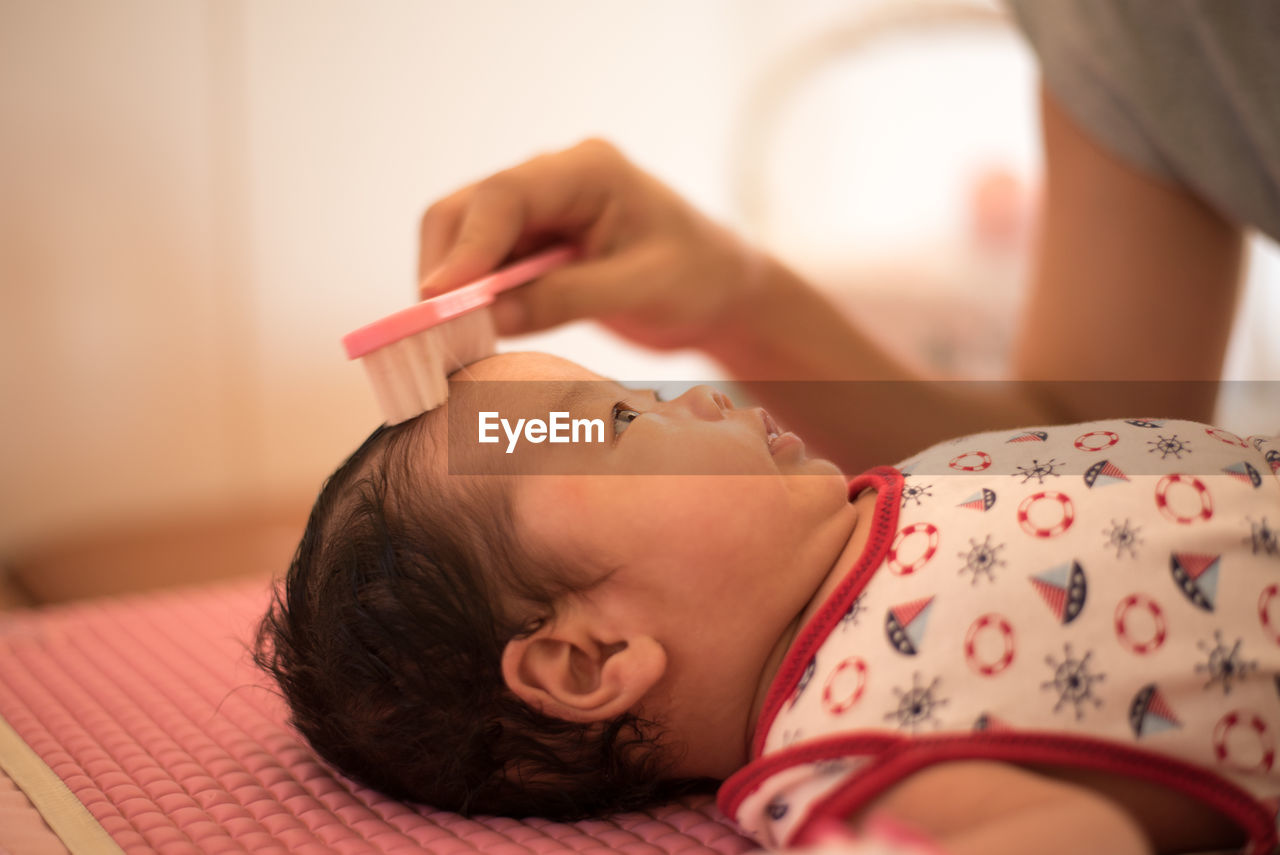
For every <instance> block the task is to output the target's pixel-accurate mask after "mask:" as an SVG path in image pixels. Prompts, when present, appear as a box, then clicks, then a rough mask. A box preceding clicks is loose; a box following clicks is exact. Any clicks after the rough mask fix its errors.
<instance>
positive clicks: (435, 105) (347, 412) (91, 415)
mask: <svg viewBox="0 0 1280 855" xmlns="http://www.w3.org/2000/svg"><path fill="white" fill-rule="evenodd" d="M1036 85H1037V81H1036V72H1035V68H1034V64H1033V62H1032V60H1031V57H1030V55H1029V52H1028V51H1027V50H1026V48H1025V47H1024V46H1023V45H1022V43H1021V42H1020V41H1019V39H1018V37H1017V35H1016V33H1014V31H1013V30H1012V29H1011V27H1010V26H1009V25H1008V24H1007V23H1006V22H1005V21H1004V19H1003V17H1002V15H1001V14H1000V12H999V9H998V7H997V6H996V5H994V4H993V3H986V2H977V0H975V2H965V1H964V0H956V2H952V3H915V2H906V0H888V2H873V0H785V2H784V0H751V2H743V0H697V2H688V0H648V2H645V3H622V2H600V0H541V2H538V3H523V2H518V0H420V2H407V0H405V1H404V2H393V0H381V2H378V3H365V2H356V0H254V2H249V0H113V2H111V3H100V2H94V1H93V0H81V1H80V2H73V0H2V2H0V117H2V118H0V121H3V123H4V131H3V136H2V139H3V141H4V143H3V150H4V156H3V158H0V272H2V274H3V293H4V298H5V299H4V302H3V307H2V308H0V357H3V358H2V360H0V401H3V415H2V417H0V431H2V432H0V567H3V570H0V592H2V593H0V603H7V604H16V603H33V602H35V603H38V602H54V601H59V600H64V599H70V598H76V597H83V596H93V595H98V594H105V593H115V592H122V591H129V590H137V589H142V588H146V587H153V586H158V585H166V584H186V583H193V582H198V581H203V580H205V579H210V578H218V577H222V576H227V575H233V574H240V573H270V572H273V571H279V570H281V569H283V567H284V566H285V564H286V563H287V560H288V557H289V555H290V554H291V552H292V549H293V547H294V545H295V544H296V541H297V537H298V534H299V533H300V530H301V524H302V521H303V520H304V519H305V514H306V511H307V509H308V508H309V506H310V503H311V500H312V498H313V497H314V495H315V493H316V490H317V489H318V487H319V485H320V483H321V482H322V480H323V479H324V477H325V476H326V475H327V474H328V473H329V472H330V471H332V469H333V468H334V467H335V465H336V464H337V463H338V462H339V461H340V460H341V459H342V458H343V457H344V456H345V455H346V454H348V453H349V452H350V451H351V450H352V449H354V447H355V446H356V445H357V444H358V443H359V442H360V440H361V439H363V437H364V436H365V435H366V434H367V433H368V432H369V431H370V430H371V429H372V428H373V427H374V426H375V425H376V423H377V422H378V417H377V413H376V409H375V406H374V403H373V400H372V396H371V395H370V393H369V392H368V391H367V389H366V386H365V383H364V379H363V376H362V374H361V372H360V370H359V368H358V367H357V366H354V365H350V364H348V363H346V361H345V359H344V358H343V356H342V353H341V350H340V347H339V344H338V340H339V338H340V337H341V335H342V334H343V333H345V332H347V331H349V330H350V329H352V328H354V327H355V326H358V325H360V324H362V323H364V322H367V321H369V320H372V319H374V318H376V317H378V316H380V315H382V314H384V313H386V312H388V311H391V310H394V309H397V308H400V307H402V306H404V305H406V304H407V303H408V301H409V300H410V299H412V296H413V294H414V285H415V282H414V278H415V273H416V236H417V226H418V219H419V217H420V215H421V213H422V211H423V210H424V209H425V207H426V206H427V205H428V204H429V203H430V202H431V201H432V200H434V199H436V198H438V197H440V196H442V195H444V194H446V193H448V192H450V191H452V190H454V189H456V188H457V187H459V186H461V185H463V184H466V183H468V182H470V181H473V180H476V179H478V178H480V177H483V176H484V175H486V174H488V173H490V172H493V171H494V170H497V169H500V168H503V167H506V166H509V165H513V164H515V163H517V162H519V161H522V160H524V159H526V158H528V157H530V156H532V155H534V154H537V153H539V152H543V151H549V150H554V149H559V148H563V147H566V146H568V145H571V144H573V143H575V142H577V141H579V140H580V139H582V138H584V137H588V136H601V137H605V138H607V139H609V140H611V141H613V142H614V143H616V144H617V145H619V146H620V147H621V148H622V149H623V150H624V151H625V152H627V153H628V154H629V155H630V156H631V157H632V158H633V159H634V160H636V161H637V162H638V163H639V164H640V165H642V166H643V167H645V168H647V169H649V170H650V171H652V172H654V173H656V174H657V175H659V176H661V177H662V178H663V179H664V180H666V181H667V182H668V183H669V184H671V185H673V186H674V187H676V188H677V189H678V190H680V191H681V192H682V193H683V194H684V195H685V196H686V197H688V198H690V199H691V200H693V201H694V202H695V203H696V204H697V205H699V206H700V207H701V208H703V209H704V210H705V211H707V212H709V213H710V214H712V215H713V216H715V217H717V218H718V219H720V220H722V221H724V222H726V223H728V224H730V225H732V226H734V227H735V228H737V229H739V230H740V231H742V232H743V233H745V234H747V235H749V236H750V237H751V238H752V239H753V240H756V241H757V242H759V243H761V244H763V245H765V246H767V247H769V248H771V249H772V250H773V251H774V252H775V253H777V254H778V255H780V256H781V257H783V258H784V259H786V260H787V261H788V262H789V263H791V264H792V265H793V266H794V267H796V268H797V269H799V270H801V271H803V272H804V273H806V274H808V275H809V276H810V277H812V278H813V279H814V280H815V281H818V282H821V283H822V284H823V285H824V286H825V287H827V288H829V289H830V290H831V293H833V294H834V295H836V297H837V299H838V300H839V301H840V303H841V305H843V306H845V307H847V308H849V309H850V310H851V311H852V310H853V309H854V308H855V307H856V309H857V312H858V313H859V316H860V317H861V318H863V319H864V320H866V321H868V322H870V323H873V324H874V325H876V326H877V328H879V329H880V330H881V331H882V334H883V335H884V336H885V338H886V340H888V341H890V342H891V343H892V344H893V345H894V346H896V347H898V348H900V349H901V350H902V352H904V353H907V354H909V355H911V356H912V357H913V358H915V359H917V360H919V361H920V362H921V363H922V364H924V365H927V366H929V367H930V368H932V369H933V370H935V371H939V372H943V373H948V374H953V375H955V376H978V377H998V376H1000V373H1001V372H1002V370H1003V368H1004V359H1005V356H1006V350H1007V346H1008V335H1009V325H1010V323H1011V321H1012V318H1013V316H1014V315H1015V313H1016V311H1017V308H1018V303H1019V289H1020V283H1021V281H1022V269H1023V266H1024V260H1025V257H1026V249H1027V245H1028V240H1029V237H1030V234H1031V231H1032V228H1033V225H1034V224H1033V223H1032V215H1031V211H1032V209H1033V205H1034V198H1035V194H1036V192H1037V191H1036V188H1037V182H1038V173H1039V150H1038V145H1039V140H1038V138H1037V136H1036V130H1035V121H1034V119H1035V111H1036V99H1035V90H1036ZM1249 276H1250V284H1249V287H1248V290H1247V293H1246V295H1245V298H1244V299H1245V300H1246V303H1247V305H1246V307H1245V311H1242V312H1241V313H1240V319H1241V320H1240V324H1239V327H1238V329H1237V333H1236V336H1235V338H1234V340H1233V344H1232V349H1231V354H1230V357H1229V366H1228V376H1229V377H1232V378H1239V379H1263V378H1275V377H1277V376H1280V341H1278V338H1277V337H1276V336H1275V335H1274V323H1273V324H1272V325H1271V330H1270V334H1268V330H1267V326H1266V323H1265V319H1266V318H1268V317H1270V318H1272V319H1274V318H1276V317H1277V316H1280V282H1277V281H1276V280H1278V279H1280V261H1277V253H1276V251H1275V248H1274V247H1273V246H1270V245H1267V244H1264V243H1263V242H1261V241H1255V243H1254V246H1253V248H1252V263H1251V266H1250V273H1249ZM504 347H505V348H506V349H516V348H518V349H529V348H536V349H546V350H551V351H554V352H557V353H560V354H562V355H565V356H568V357H570V358H574V359H577V360H579V361H581V362H583V363H585V364H587V365H589V366H591V367H592V368H593V369H596V370H598V371H600V372H602V373H605V374H611V375H613V376H617V377H619V378H622V379H637V380H652V379H654V378H659V379H673V378H688V379H696V380H708V379H714V378H716V377H717V376H719V373H718V371H717V370H716V369H715V367H714V366H713V365H711V364H709V363H707V362H706V361H704V360H702V359H700V358H698V357H696V356H694V355H689V354H664V355H658V354H653V353H649V352H645V351H641V350H638V349H635V348H632V347H630V346H628V345H625V344H623V343H621V342H619V341H617V340H615V339H613V338H611V337H610V336H609V335H608V334H606V333H604V332H602V331H600V330H598V329H597V328H595V327H594V326H592V325H590V324H581V325H576V326H574V327H571V328H568V329H564V330H560V331H556V332H555V333H551V334H547V335H543V336H536V337H530V338H529V339H526V340H516V341H512V342H508V343H507V344H506V345H504ZM1241 388H1244V387H1241ZM1223 406H1224V412H1223V413H1221V414H1220V416H1219V421H1220V422H1222V423H1223V424H1224V425H1226V426H1228V427H1231V428H1232V429H1234V430H1236V431H1243V432H1246V433H1247V432H1252V431H1261V430H1274V429H1276V427H1277V426H1276V425H1275V424H1265V423H1259V422H1258V421H1257V420H1258V419H1259V418H1265V416H1260V415H1259V414H1258V413H1257V412H1256V411H1255V409H1256V408H1255V402H1251V401H1250V400H1249V397H1248V396H1233V395H1231V394H1228V395H1226V396H1225V397H1224V405H1223Z"/></svg>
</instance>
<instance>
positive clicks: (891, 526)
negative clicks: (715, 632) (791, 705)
mask: <svg viewBox="0 0 1280 855" xmlns="http://www.w3.org/2000/svg"><path fill="white" fill-rule="evenodd" d="M902 481H903V479H902V473H901V472H899V471H898V470H897V469H894V468H893V467H892V466H877V467H875V468H874V469H869V470H867V471H866V472H864V473H863V474H861V475H859V476H857V477H856V478H853V479H851V480H850V481H849V501H853V500H854V499H855V498H857V496H858V494H860V493H861V492H862V491H863V490H866V489H868V488H871V487H874V488H875V489H876V490H877V491H878V494H877V496H876V507H875V510H874V511H873V512H872V517H871V526H872V528H871V536H870V537H869V538H868V539H867V545H866V546H865V547H863V550H862V554H861V555H860V556H858V560H857V561H856V562H855V563H854V565H853V567H852V568H851V569H850V570H849V573H848V575H847V576H845V579H844V581H843V582H841V583H840V587H838V588H837V589H836V590H835V592H834V593H833V594H832V595H831V596H830V597H828V598H827V601H826V603H824V604H823V606H822V608H821V609H820V610H819V611H818V613H817V614H816V615H814V616H813V618H812V619H811V620H810V621H809V622H808V624H806V625H805V626H804V628H803V629H802V630H801V631H800V634H799V636H797V638H796V640H795V641H794V642H792V644H791V649H790V650H788V651H787V655H786V657H785V658H784V659H783V662H782V666H781V667H780V668H779V669H778V674H777V676H776V677H774V680H773V685H772V686H770V687H769V693H768V694H767V695H765V700H764V707H763V709H762V710H761V713H760V722H759V723H758V724H757V725H756V732H755V736H754V737H753V738H752V740H751V758H752V759H753V760H754V759H755V758H757V757H759V756H760V755H761V753H763V751H764V741H765V737H766V736H767V735H768V733H769V728H771V727H773V720H774V719H775V718H777V717H778V711H779V710H781V709H782V704H783V703H784V702H785V701H786V700H787V698H789V697H790V696H791V693H792V692H794V691H795V688H796V686H797V685H798V684H799V682H800V678H801V677H803V676H804V671H805V668H806V667H808V665H809V660H810V659H812V658H813V655H814V653H815V652H817V650H818V648H819V647H821V646H822V643H823V642H824V641H826V638H827V636H828V635H829V634H830V633H831V630H832V629H834V628H835V626H836V624H838V623H839V622H840V618H842V617H844V614H845V612H847V611H848V610H849V606H850V604H852V603H853V601H854V599H855V598H856V597H857V596H858V594H860V593H862V589H863V588H865V587H866V585H867V582H868V581H870V579H871V575H872V573H873V572H874V571H875V569H876V568H877V567H879V566H880V564H881V562H883V561H884V557H885V554H886V553H887V552H888V550H889V544H890V543H891V542H892V540H893V534H894V532H895V531H896V530H897V527H898V508H899V505H900V504H901V495H902Z"/></svg>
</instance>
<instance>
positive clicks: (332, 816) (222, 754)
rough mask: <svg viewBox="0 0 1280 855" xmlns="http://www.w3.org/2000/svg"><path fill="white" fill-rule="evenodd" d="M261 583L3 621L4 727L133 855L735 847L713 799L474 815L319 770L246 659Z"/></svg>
mask: <svg viewBox="0 0 1280 855" xmlns="http://www.w3.org/2000/svg"><path fill="white" fill-rule="evenodd" d="M266 602H267V593H266V586H265V584H264V583H262V582H260V581H255V582H252V583H238V584H235V585H231V586H219V587H215V588H206V589H199V590H189V591H182V592H176V593H170V592H165V593H161V594H152V595H147V596H142V597H133V598H128V599H120V600H114V601H102V602H91V603H86V604H78V605H72V606H66V607H62V608H58V609H56V610H51V611H45V612H32V613H23V612H19V613H12V614H0V715H2V716H4V718H5V719H7V720H8V722H9V724H10V725H11V726H12V727H13V728H14V730H15V731H17V732H18V734H19V735H20V736H21V737H22V738H23V740H25V741H26V742H27V744H28V745H30V746H31V747H32V748H33V749H34V750H35V751H36V753H38V754H39V755H40V757H41V758H42V759H43V760H44V762H45V763H47V764H48V765H49V766H50V767H51V768H52V769H53V771H54V772H55V773H57V775H58V776H59V777H60V778H61V779H62V780H63V782H65V783H66V784H67V786H68V787H69V788H70V789H71V790H72V791H73V792H74V793H75V795H76V796H77V797H78V798H79V799H80V801H81V802H82V803H84V805H85V806H86V807H87V808H88V809H89V811H90V812H91V813H92V814H93V815H94V817H96V818H97V820H98V822H100V823H101V824H102V826H103V828H105V829H106V831H107V832H108V833H109V834H110V835H111V836H112V837H113V838H114V839H115V841H116V842H117V843H118V844H119V845H120V846H121V847H122V848H123V849H124V850H125V851H126V852H129V853H143V852H162V853H187V852H190V853H230V852H253V853H286V852H287V853H304V854H305V853H322V852H326V853H327V852H334V853H344V855H345V853H364V852H386V853H392V852H414V853H421V852H427V853H433V855H464V853H471V852H486V853H494V855H550V853H561V852H576V853H605V852H622V853H630V855H660V853H682V855H697V854H698V853H707V855H711V853H726V855H728V853H741V852H745V851H747V850H749V849H751V848H752V847H751V844H750V843H749V842H748V841H747V840H746V839H745V838H743V837H741V836H739V835H738V833H737V832H736V831H735V830H734V828H733V826H732V825H731V824H730V823H729V822H728V821H727V820H725V819H724V818H723V817H721V816H720V815H719V814H718V813H717V812H716V809H715V807H714V805H713V804H712V803H711V801H710V798H706V799H699V800H695V801H690V802H687V803H684V804H681V805H668V806H665V807H661V808H655V809H653V810H651V811H648V812H645V813H638V814H627V815H623V816H616V817H611V818H608V819H602V820H592V821H588V822H579V823H572V824H562V823H553V822H547V821H539V820H526V821H516V820H510V819H483V820H477V819H465V818H463V817H460V816H458V815H456V814H451V813H444V812H440V811H433V810H430V809H427V808H420V807H415V806H410V805H405V804H402V803H400V802H396V801H392V800H390V799H387V798H385V797H382V796H380V795H378V794H377V793H375V792H373V791H370V790H368V789H364V788H361V787H357V786H356V785H354V784H352V783H351V782H350V781H348V780H346V779H345V778H343V777H341V776H338V775H336V774H335V773H333V772H332V771H331V770H329V769H328V768H327V767H325V766H324V765H322V764H321V763H320V762H319V761H318V760H317V759H316V758H315V756H314V755H313V754H312V752H311V751H310V749H309V748H308V747H307V746H306V745H305V744H304V743H303V742H302V741H301V740H300V738H299V737H298V736H296V735H295V734H294V733H293V732H291V731H290V730H289V728H288V727H287V726H286V724H285V711H284V706H283V703H282V702H281V701H280V699H279V698H278V697H277V696H276V695H274V694H273V693H271V692H270V691H268V690H267V688H266V681H265V680H264V678H263V677H262V676H261V675H259V674H258V673H257V671H256V669H255V668H254V667H253V665H252V663H251V661H250V659H249V654H248V648H249V643H250V638H251V634H252V629H253V626H254V625H255V623H256V621H257V619H258V617H259V616H260V615H261V614H262V612H263V610H264V609H265V606H266Z"/></svg>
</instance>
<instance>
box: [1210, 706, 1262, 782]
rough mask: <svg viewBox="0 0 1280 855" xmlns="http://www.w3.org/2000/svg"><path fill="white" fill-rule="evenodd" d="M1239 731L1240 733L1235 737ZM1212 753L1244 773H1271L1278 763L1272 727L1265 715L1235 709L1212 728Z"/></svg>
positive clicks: (1220, 761) (1219, 759) (1220, 760)
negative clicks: (1264, 717)
mask: <svg viewBox="0 0 1280 855" xmlns="http://www.w3.org/2000/svg"><path fill="white" fill-rule="evenodd" d="M1237 729H1239V730H1240V731H1241V732H1240V733H1237V734H1234V735H1233V731H1235V730H1237ZM1213 754H1214V756H1215V757H1217V758H1218V762H1219V763H1226V764H1227V765H1229V766H1232V767H1234V768H1236V769H1239V770H1241V771H1243V772H1255V771H1262V772H1270V771H1271V767H1272V765H1273V764H1274V763H1275V760H1276V749H1275V745H1274V744H1273V742H1272V739H1271V730H1270V728H1268V727H1267V723H1266V722H1265V721H1263V720H1262V716H1260V715H1258V714H1257V713H1253V712H1247V711H1246V710H1232V711H1231V712H1229V713H1227V714H1226V715H1224V716H1223V717H1222V718H1220V719H1218V723H1217V724H1216V725H1214V727H1213ZM1255 757H1256V759H1255Z"/></svg>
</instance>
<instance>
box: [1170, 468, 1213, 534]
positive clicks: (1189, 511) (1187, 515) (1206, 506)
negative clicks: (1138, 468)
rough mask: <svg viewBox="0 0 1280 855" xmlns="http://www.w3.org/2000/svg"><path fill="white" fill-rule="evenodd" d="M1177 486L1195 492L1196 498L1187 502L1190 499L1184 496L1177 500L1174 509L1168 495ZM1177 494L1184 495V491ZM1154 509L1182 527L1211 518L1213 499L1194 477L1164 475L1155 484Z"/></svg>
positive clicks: (1201, 483) (1202, 483)
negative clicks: (1157, 509)
mask: <svg viewBox="0 0 1280 855" xmlns="http://www.w3.org/2000/svg"><path fill="white" fill-rule="evenodd" d="M1179 485H1182V486H1185V487H1190V488H1191V489H1192V490H1194V491H1195V493H1196V497H1195V499H1192V500H1191V501H1187V499H1189V498H1190V497H1189V496H1185V495H1184V496H1183V497H1182V498H1180V499H1178V501H1177V507H1174V504H1175V503H1174V502H1173V501H1171V499H1170V494H1172V493H1173V488H1174V487H1177V486H1179ZM1178 492H1179V493H1182V494H1185V493H1186V490H1179V491H1178ZM1156 507H1157V508H1159V509H1160V513H1161V514H1163V515H1164V516H1165V518H1167V519H1170V520H1173V521H1174V522H1176V523H1181V524H1182V525H1188V524H1190V523H1193V522H1195V521H1196V520H1208V519H1211V518H1212V517H1213V498H1212V497H1210V495H1209V488H1208V487H1206V486H1205V485H1204V482H1203V481H1201V480H1200V479H1199V478H1196V477H1195V476H1194V475H1166V476H1164V477H1163V478H1161V479H1160V481H1159V483H1157V484H1156Z"/></svg>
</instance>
